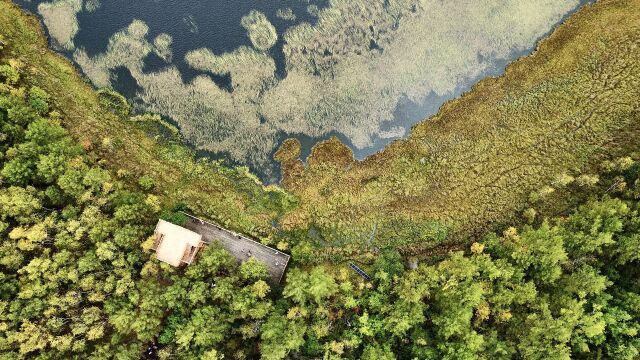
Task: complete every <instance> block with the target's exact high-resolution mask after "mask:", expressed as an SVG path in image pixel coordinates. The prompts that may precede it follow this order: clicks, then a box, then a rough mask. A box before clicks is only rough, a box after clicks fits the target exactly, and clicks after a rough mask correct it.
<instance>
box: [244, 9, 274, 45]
mask: <svg viewBox="0 0 640 360" xmlns="http://www.w3.org/2000/svg"><path fill="white" fill-rule="evenodd" d="M241 24H242V26H243V27H244V28H245V29H247V35H248V36H249V39H251V43H252V44H253V46H254V47H255V48H256V49H258V50H263V51H265V50H269V49H271V47H273V45H275V44H276V41H278V33H277V32H276V28H275V27H274V26H273V25H272V24H271V23H270V22H269V19H267V17H266V16H265V15H264V14H263V13H261V12H259V11H256V10H252V11H251V12H250V13H249V15H247V16H245V17H243V18H242V21H241Z"/></svg>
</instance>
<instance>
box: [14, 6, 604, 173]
mask: <svg viewBox="0 0 640 360" xmlns="http://www.w3.org/2000/svg"><path fill="white" fill-rule="evenodd" d="M16 2H17V3H18V4H20V5H21V6H23V7H24V8H25V9H27V10H29V11H31V12H33V13H34V14H37V6H38V4H39V3H40V2H44V1H25V0H18V1H16ZM327 2H328V0H320V1H314V0H309V1H306V0H305V1H303V0H277V1H269V0H209V1H206V0H178V1H177V0H171V1H169V0H102V1H101V4H100V7H99V8H98V9H96V10H95V11H93V12H87V11H81V12H80V13H79V14H78V22H79V28H80V30H79V32H78V33H77V34H76V36H75V38H74V43H75V45H76V47H77V48H84V49H85V50H86V52H87V53H88V54H89V55H90V56H93V55H96V54H99V53H102V52H104V51H105V50H106V48H107V44H108V41H109V38H110V37H111V36H112V35H113V34H114V33H116V32H117V31H119V30H121V29H123V28H125V27H126V26H128V25H129V24H130V23H131V21H132V20H133V19H139V20H142V21H144V22H145V23H146V24H147V25H148V26H149V34H148V38H149V39H153V38H155V36H157V35H159V34H160V33H167V34H169V35H171V37H172V38H173V43H172V45H171V49H172V51H173V60H172V65H175V66H176V67H177V68H178V69H179V70H180V72H181V73H182V76H183V80H184V81H185V82H186V81H190V80H191V79H193V78H194V77H195V76H197V75H201V74H203V73H201V72H199V71H197V70H194V69H192V68H191V67H189V66H188V65H187V64H186V62H185V61H184V57H185V55H186V53H187V52H189V51H191V50H194V49H198V48H201V47H207V48H210V49H212V50H213V51H214V52H215V53H216V54H221V53H224V52H229V51H233V50H234V49H236V48H237V47H238V46H241V45H247V46H250V45H251V43H250V41H249V39H248V37H247V35H246V30H245V29H244V28H243V27H242V26H241V25H240V21H241V18H242V17H243V16H245V15H247V14H248V13H249V12H250V11H251V10H254V9H255V10H259V11H261V12H263V13H264V14H265V15H266V16H267V18H268V19H269V20H270V21H271V23H272V24H273V25H274V26H275V27H276V30H277V32H278V34H279V35H280V36H279V37H278V42H277V43H276V45H275V46H274V47H273V48H272V49H270V53H271V55H272V56H273V58H274V60H275V61H276V66H277V74H278V76H280V77H284V76H285V75H286V73H285V63H284V54H283V52H282V47H283V37H282V36H281V34H283V33H284V32H285V31H286V29H287V28H289V27H291V26H294V25H296V24H299V23H301V22H309V23H311V24H313V23H314V21H315V17H312V16H311V15H309V13H308V12H307V6H308V5H309V4H314V5H317V6H318V7H319V8H322V7H324V6H327ZM591 2H593V0H581V1H580V6H579V7H578V9H579V8H580V7H581V6H583V5H585V4H588V3H591ZM287 7H288V8H291V9H292V10H293V13H294V14H295V15H296V20H294V21H289V20H283V19H280V18H278V17H277V16H276V12H277V10H278V9H281V8H287ZM575 11H577V9H576V10H575ZM575 11H574V12H575ZM572 13H573V12H571V13H570V14H567V16H566V17H568V16H570V15H571V14H572ZM566 17H565V18H566ZM563 21H564V19H563ZM372 46H373V47H374V48H375V47H376V46H377V44H373V45H372ZM533 48H534V46H532V47H531V48H529V49H527V50H525V51H522V52H514V53H513V54H511V56H510V57H509V58H508V59H505V60H502V61H496V60H495V59H493V60H492V62H493V64H495V65H494V66H493V67H491V68H490V69H488V70H487V71H486V72H485V73H483V74H482V75H481V76H479V77H477V78H473V79H468V81H467V82H466V83H465V85H464V86H461V87H459V88H458V89H456V91H454V92H453V93H451V94H448V95H446V96H436V95H434V94H430V95H428V96H427V97H426V100H425V101H424V102H423V103H421V104H416V103H413V102H410V101H408V100H403V101H401V102H400V104H399V105H398V107H397V108H396V111H395V113H394V115H395V116H394V120H393V121H390V122H388V123H386V124H383V130H385V129H391V128H393V127H396V126H400V127H402V128H404V129H407V133H408V131H409V129H410V127H411V126H413V125H415V124H416V123H418V122H419V121H421V120H423V119H425V118H428V117H429V116H431V115H433V114H435V113H436V112H437V111H438V109H439V108H440V106H442V104H444V103H445V102H446V101H448V100H450V99H453V98H456V97H458V96H460V95H461V94H462V93H464V92H465V91H468V90H469V89H470V88H471V86H473V84H475V83H477V81H479V80H480V79H482V78H485V77H488V76H499V75H500V74H502V73H503V72H504V70H505V68H506V66H507V65H508V64H509V63H510V62H511V61H513V60H515V59H517V58H519V57H521V56H524V55H528V54H529V53H531V51H532V50H533ZM64 54H65V55H67V56H68V57H70V58H71V57H72V52H64ZM167 65H168V64H167V62H165V61H164V60H163V59H161V58H160V57H158V56H157V55H155V54H153V53H152V54H151V55H149V56H148V57H147V58H146V59H145V62H144V70H145V71H157V70H159V69H161V68H163V67H165V66H167ZM113 73H114V76H115V77H116V79H117V81H114V82H113V86H114V88H115V90H117V91H119V92H121V93H122V94H124V95H125V96H126V97H127V98H129V99H130V100H131V101H133V102H134V103H136V102H137V99H136V93H137V92H138V91H139V88H138V86H137V84H136V82H135V80H134V79H133V77H132V76H131V74H130V73H129V71H128V70H127V69H125V68H119V69H116V70H114V72H113ZM207 75H208V76H211V74H209V73H207ZM212 78H213V80H214V81H215V82H216V83H217V84H218V85H219V86H221V87H228V86H230V78H229V77H228V76H212ZM330 136H338V137H339V138H340V139H341V140H342V141H343V142H345V144H347V145H351V143H350V141H349V140H348V139H347V138H346V137H345V136H343V135H342V134H339V133H335V132H333V133H330V134H327V135H325V136H323V137H321V138H311V137H308V136H306V135H301V134H285V133H281V134H279V138H280V139H281V140H284V139H286V138H287V137H295V138H297V139H298V140H300V141H301V143H302V145H303V146H302V155H303V156H306V155H307V154H309V152H310V150H311V147H312V146H313V145H314V144H315V143H317V142H318V141H321V140H323V139H326V138H328V137H330ZM391 141H393V139H383V138H378V139H375V141H374V144H373V146H371V147H369V148H366V149H355V148H353V146H351V147H352V148H353V149H354V155H355V156H356V158H358V159H363V158H365V157H366V156H368V155H371V154H373V153H375V152H377V151H379V150H380V149H382V148H383V147H384V146H386V145H387V144H389V142H391ZM274 152H275V150H274ZM197 153H198V156H206V157H211V158H225V157H226V156H225V154H212V153H210V152H205V151H199V152H197ZM229 163H230V164H232V165H237V164H234V163H232V162H229ZM273 166H274V168H275V167H276V166H277V165H276V164H273ZM252 170H253V171H254V172H255V173H256V174H258V175H259V176H260V177H261V178H262V179H263V180H264V181H265V182H274V181H277V180H278V178H279V174H278V171H274V170H273V169H266V170H265V169H260V168H255V167H252Z"/></svg>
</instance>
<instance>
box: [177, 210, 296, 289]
mask: <svg viewBox="0 0 640 360" xmlns="http://www.w3.org/2000/svg"><path fill="white" fill-rule="evenodd" d="M186 215H187V217H188V220H187V222H186V223H185V224H184V227H185V228H187V229H189V230H191V231H195V232H197V233H198V234H201V235H202V240H203V241H204V242H206V243H211V242H213V241H218V242H219V243H220V244H221V245H222V247H224V248H225V249H227V250H228V251H229V252H231V254H233V256H235V257H236V258H237V259H238V260H240V261H244V260H247V259H248V258H249V257H251V256H252V257H254V258H256V259H257V260H259V261H261V262H262V263H264V264H265V265H266V266H267V269H268V270H269V274H271V279H272V281H273V283H275V284H278V283H280V280H281V279H282V275H283V274H284V271H285V269H286V268H287V264H288V263H289V255H287V254H285V253H282V252H280V251H278V250H276V249H273V248H270V247H268V246H265V245H262V244H260V243H259V242H256V241H254V240H251V239H249V238H248V237H246V236H243V235H240V234H237V233H235V232H233V231H231V230H227V229H225V228H222V227H221V226H218V225H216V224H212V223H209V222H207V221H204V220H201V219H199V218H197V217H195V216H192V215H189V214H186Z"/></svg>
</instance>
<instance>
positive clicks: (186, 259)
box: [180, 246, 198, 264]
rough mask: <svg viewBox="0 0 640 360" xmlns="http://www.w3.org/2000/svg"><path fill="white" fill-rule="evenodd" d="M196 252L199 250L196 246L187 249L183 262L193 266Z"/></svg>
mask: <svg viewBox="0 0 640 360" xmlns="http://www.w3.org/2000/svg"><path fill="white" fill-rule="evenodd" d="M196 252H198V248H197V247H195V246H189V247H187V248H186V249H185V251H184V254H183V255H182V260H180V261H182V262H183V263H186V264H191V262H192V261H193V258H194V257H195V255H196Z"/></svg>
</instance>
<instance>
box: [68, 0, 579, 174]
mask: <svg viewBox="0 0 640 360" xmlns="http://www.w3.org/2000/svg"><path fill="white" fill-rule="evenodd" d="M493 4H494V1H493V0H482V1H471V0H466V1H462V2H456V3H455V4H454V3H451V2H441V1H436V0H426V1H417V0H400V1H395V2H388V3H387V2H385V1H382V0H380V1H374V2H370V1H365V0H354V1H332V2H331V6H329V7H327V8H323V9H321V10H320V9H319V10H318V19H317V22H316V23H315V24H314V25H311V24H309V23H301V24H298V25H295V26H293V27H291V28H289V30H288V31H287V32H286V33H285V34H284V35H283V39H284V47H283V51H284V55H285V64H284V65H285V70H286V76H284V77H276V76H275V71H276V66H275V62H274V60H273V59H272V58H271V55H270V54H269V53H268V52H266V51H265V50H267V49H270V48H271V47H272V46H273V45H274V44H275V43H276V41H277V34H276V33H275V28H274V27H273V25H272V24H271V23H270V22H269V20H268V19H267V18H266V17H265V16H264V14H262V13H260V12H257V11H252V12H251V13H250V14H248V15H247V16H245V17H244V18H243V20H242V24H241V25H242V26H244V27H245V28H246V29H247V35H248V37H249V39H250V40H251V43H252V44H253V45H254V48H255V49H252V48H249V47H246V46H243V47H239V48H237V49H235V50H234V51H231V52H228V53H224V54H217V53H215V49H197V50H194V51H191V52H189V53H188V54H187V56H186V61H187V63H188V64H189V65H190V66H191V67H193V68H194V69H196V70H199V71H203V72H205V73H208V74H211V75H212V77H209V76H206V75H202V76H199V77H196V78H195V79H194V80H193V81H191V82H189V83H185V82H184V81H183V80H182V76H181V74H180V72H179V70H178V69H177V68H176V67H173V66H169V67H168V68H165V69H163V70H162V71H158V72H156V73H143V72H142V71H141V69H142V63H143V60H144V58H145V57H146V56H147V55H148V54H149V53H150V52H152V51H153V52H156V53H158V54H163V53H165V54H166V52H165V50H166V49H168V48H170V46H169V45H168V44H167V42H166V41H165V42H163V41H161V40H162V39H156V40H154V41H153V43H151V42H150V41H151V40H149V39H146V36H145V35H143V34H144V33H146V32H145V31H142V30H144V28H145V26H143V24H140V23H139V22H136V24H137V25H135V26H134V27H139V28H140V29H139V31H137V32H136V34H134V33H133V31H132V29H131V26H130V29H125V30H123V31H120V32H118V33H116V34H114V35H113V37H112V38H111V40H110V42H109V46H108V49H107V51H106V52H105V53H103V54H98V55H96V56H94V57H88V56H87V55H86V53H84V52H83V51H82V50H79V51H77V52H76V54H75V59H76V61H77V62H78V63H79V64H80V66H81V67H82V69H83V71H84V72H85V74H87V76H88V77H89V78H90V79H91V80H92V81H93V82H94V83H96V84H97V85H99V86H106V85H109V84H110V80H109V73H110V71H111V70H112V69H115V68H117V67H122V66H124V67H126V68H127V69H128V70H129V71H130V72H131V75H132V76H133V78H134V79H135V80H136V81H137V83H138V85H139V86H140V87H141V88H142V89H143V90H142V91H141V93H140V94H138V95H139V98H140V99H141V100H142V101H143V103H144V107H145V109H147V110H150V111H154V112H158V113H161V114H164V115H167V116H170V117H171V118H172V119H174V120H175V121H176V122H177V123H178V124H179V127H180V129H181V130H182V131H183V132H184V135H185V139H187V141H189V142H190V143H192V144H194V145H195V146H196V147H197V148H198V149H202V150H207V151H214V152H224V153H225V154H227V155H229V157H230V158H231V159H232V160H234V161H240V162H243V163H249V164H251V165H253V166H254V167H258V166H259V167H265V166H267V164H268V163H269V161H270V159H269V157H270V154H272V153H273V152H274V149H275V147H276V146H277V140H278V138H279V136H281V135H282V134H283V133H284V134H304V135H306V136H310V137H321V136H323V135H326V134H328V133H330V132H338V133H341V134H344V135H345V136H346V137H347V138H348V139H349V140H350V142H351V144H352V145H353V146H354V147H355V148H356V149H365V148H368V147H371V146H373V145H374V144H375V142H376V141H379V140H380V139H394V138H398V137H401V136H403V135H404V134H405V127H404V126H398V125H394V126H391V125H390V123H389V121H391V120H393V119H394V111H395V109H396V108H397V106H398V104H399V102H400V100H401V99H408V100H410V101H412V102H415V103H418V104H419V103H421V102H423V101H424V100H425V98H426V96H427V95H428V94H434V95H436V96H443V97H446V96H453V95H454V94H455V92H456V91H457V90H458V89H460V88H461V87H464V86H466V85H467V84H468V83H469V82H470V81H472V80H473V79H476V78H479V77H481V76H483V75H484V74H485V73H486V72H487V71H489V70H491V69H492V68H493V67H495V66H496V65H497V64H499V63H501V62H502V61H505V60H506V59H510V58H511V57H512V56H513V55H514V53H518V52H520V51H523V50H525V49H527V48H529V47H531V46H533V44H534V43H535V41H536V40H537V39H538V38H539V37H541V36H543V35H544V34H545V33H546V32H547V31H549V29H551V28H552V26H553V25H554V24H556V23H557V22H558V21H559V20H560V19H561V17H562V16H563V15H565V14H566V13H567V12H568V11H570V10H572V9H574V8H575V7H576V6H577V4H578V1H577V0H566V1H549V0H535V1H524V0H508V1H505V2H504V3H503V4H502V5H501V6H500V7H499V10H496V8H495V6H493ZM451 14H457V16H455V17H452V16H451ZM132 25H133V24H132ZM134 30H135V29H134ZM165 40H166V39H165ZM163 57H164V56H163ZM227 80H229V81H227Z"/></svg>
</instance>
